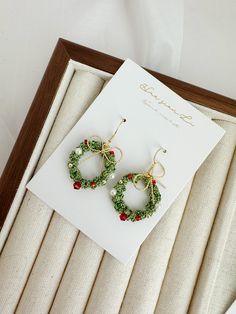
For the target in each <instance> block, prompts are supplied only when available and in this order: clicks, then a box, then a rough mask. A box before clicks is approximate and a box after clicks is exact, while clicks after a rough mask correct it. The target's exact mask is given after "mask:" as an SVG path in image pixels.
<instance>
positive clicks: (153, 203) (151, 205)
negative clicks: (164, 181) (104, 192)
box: [111, 173, 161, 221]
mask: <svg viewBox="0 0 236 314" xmlns="http://www.w3.org/2000/svg"><path fill="white" fill-rule="evenodd" d="M136 175H138V174H137V173H129V174H127V175H125V176H123V177H122V178H121V179H120V180H119V181H118V183H117V184H116V185H115V186H114V188H113V189H112V190H111V195H112V201H113V203H114V208H115V210H116V211H117V212H118V213H119V214H120V219H121V220H123V221H124V220H131V221H139V220H142V219H145V218H149V217H151V216H152V215H153V214H154V213H155V211H156V210H157V205H158V204H159V203H160V201H161V194H160V192H159V189H158V187H157V185H156V180H151V181H150V179H149V178H147V177H146V176H144V175H143V176H142V175H140V176H139V177H138V178H136V179H135V176H136ZM133 180H136V181H135V183H137V182H138V181H140V180H141V181H143V183H144V185H145V186H146V185H148V188H147V191H148V192H149V197H150V199H149V201H148V203H147V204H146V205H145V207H144V209H130V208H129V207H128V206H127V205H126V204H125V202H124V200H123V199H124V192H125V191H126V185H127V183H128V182H133ZM151 185H152V187H151ZM152 192H153V193H152Z"/></svg>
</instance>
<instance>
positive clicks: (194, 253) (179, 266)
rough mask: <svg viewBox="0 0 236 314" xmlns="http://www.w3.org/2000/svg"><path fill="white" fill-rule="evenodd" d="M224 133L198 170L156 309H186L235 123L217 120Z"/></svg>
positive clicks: (225, 169) (231, 149) (235, 138)
mask: <svg viewBox="0 0 236 314" xmlns="http://www.w3.org/2000/svg"><path fill="white" fill-rule="evenodd" d="M217 123H218V124H219V125H220V126H222V127H223V128H224V129H225V130H226V134H225V136H224V137H223V139H222V140H221V141H220V143H219V144H218V145H217V146H216V148H215V149H214V151H213V152H212V153H211V154H210V156H209V157H208V158H207V160H206V161H205V162H204V164H203V165H202V166H201V168H200V169H199V170H198V172H197V174H196V176H195V178H194V182H193V186H192V189H191V194H190V197H189V199H188V203H187V205H186V209H185V212H184V216H183V219H182V222H181V225H180V229H179V231H178V235H177V238H176V241H175V245H174V248H173V251H172V254H171V258H170V262H169V265H168V270H167V272H166V275H165V278H164V282H163V285H162V288H161V293H160V297H159V300H158V303H157V307H156V313H158V314H159V313H165V314H168V313H170V314H172V313H175V314H178V313H179V314H183V313H186V312H187V310H188V307H189V303H190V301H191V297H192V293H193V289H194V286H195V282H196V279H197V276H198V271H199V268H200V266H201V263H202V259H203V255H204V251H205V247H206V245H207V241H208V237H209V234H210V232H211V228H212V224H213V222H214V218H215V214H216V211H217V207H218V203H219V200H220V196H221V193H222V190H223V187H224V183H225V180H226V176H227V172H228V168H229V166H230V162H231V159H232V156H233V152H234V148H235V141H236V125H235V124H232V123H228V122H224V121H218V122H217Z"/></svg>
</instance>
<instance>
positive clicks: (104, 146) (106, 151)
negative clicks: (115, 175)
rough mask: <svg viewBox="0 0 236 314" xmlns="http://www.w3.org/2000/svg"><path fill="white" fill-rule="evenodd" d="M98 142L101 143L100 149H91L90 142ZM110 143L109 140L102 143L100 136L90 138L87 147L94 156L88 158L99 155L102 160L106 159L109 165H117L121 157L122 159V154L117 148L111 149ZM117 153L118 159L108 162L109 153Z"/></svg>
mask: <svg viewBox="0 0 236 314" xmlns="http://www.w3.org/2000/svg"><path fill="white" fill-rule="evenodd" d="M95 139H97V140H99V141H100V142H101V143H102V148H101V149H95V148H93V147H92V146H90V144H89V143H90V142H91V141H93V140H95ZM110 143H111V140H108V141H105V142H103V140H102V138H101V137H100V136H97V135H94V136H91V137H90V138H89V139H88V144H87V145H88V147H89V149H90V151H91V152H93V153H94V154H93V155H91V156H89V157H88V158H90V157H92V156H94V155H96V154H101V155H102V157H103V158H106V160H108V161H109V162H111V163H114V164H116V163H118V162H119V161H121V159H122V157H123V153H122V150H121V149H120V148H119V147H117V146H114V147H111V146H110ZM115 150H116V151H119V152H120V158H119V159H118V160H114V161H113V160H110V158H109V155H108V154H110V152H111V151H115Z"/></svg>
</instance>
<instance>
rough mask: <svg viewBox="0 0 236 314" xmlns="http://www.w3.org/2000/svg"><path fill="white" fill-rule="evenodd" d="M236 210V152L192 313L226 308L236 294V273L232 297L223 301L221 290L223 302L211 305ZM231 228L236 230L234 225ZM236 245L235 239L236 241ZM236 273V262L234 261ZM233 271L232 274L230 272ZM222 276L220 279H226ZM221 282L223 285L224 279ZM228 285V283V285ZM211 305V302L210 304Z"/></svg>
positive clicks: (195, 295)
mask: <svg viewBox="0 0 236 314" xmlns="http://www.w3.org/2000/svg"><path fill="white" fill-rule="evenodd" d="M235 211H236V154H234V158H233V161H232V164H231V167H230V170H229V174H228V178H227V181H226V185H225V188H224V191H223V196H222V199H221V201H220V206H219V208H218V212H217V216H216V219H215V221H214V225H213V230H212V232H211V236H210V239H209V241H208V245H207V249H206V252H205V256H204V260H203V264H202V267H201V271H200V275H199V277H198V282H197V285H196V288H195V293H194V296H193V299H192V302H191V307H190V313H193V314H195V313H206V314H207V313H221V312H223V310H224V311H225V310H226V309H227V306H229V304H231V303H232V301H233V300H234V297H235V295H236V277H235V276H234V278H235V284H234V285H233V287H234V289H232V294H231V298H229V296H227V297H226V298H225V300H224V301H223V295H225V294H224V292H223V291H222V292H223V293H222V295H221V297H220V298H219V300H218V301H217V303H218V304H222V305H223V306H221V308H220V307H218V306H217V308H215V309H214V311H212V310H213V309H210V308H209V307H210V306H211V302H212V298H214V296H213V293H214V289H215V284H216V282H217V278H219V277H222V276H221V275H220V273H219V271H220V268H221V264H222V260H223V259H224V258H225V256H226V254H225V253H226V252H225V247H226V243H227V240H228V237H229V233H230V230H231V228H232V227H233V226H232V222H233V219H234V217H235ZM232 230H235V229H234V228H232ZM235 246H236V242H235ZM234 269H235V275H236V265H235V268H234ZM224 272H225V270H224V271H223V274H224V275H223V278H224V277H225V273H224ZM230 275H232V274H230ZM223 278H221V280H222V279H223ZM223 280H224V279H223ZM220 286H224V284H223V282H221V283H220ZM228 288H229V287H228ZM211 307H212V306H211Z"/></svg>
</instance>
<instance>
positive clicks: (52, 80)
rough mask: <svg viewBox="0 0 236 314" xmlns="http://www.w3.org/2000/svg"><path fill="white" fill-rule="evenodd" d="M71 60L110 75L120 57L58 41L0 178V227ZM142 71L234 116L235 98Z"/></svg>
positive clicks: (120, 61) (118, 64)
mask: <svg viewBox="0 0 236 314" xmlns="http://www.w3.org/2000/svg"><path fill="white" fill-rule="evenodd" d="M71 60H74V61H76V62H80V63H82V64H85V65H88V66H91V67H93V68H96V69H99V70H102V71H105V72H108V73H111V74H114V73H115V72H116V71H117V70H118V68H119V67H120V66H121V64H122V63H123V60H121V59H118V58H115V57H112V56H110V55H107V54H104V53H101V52H99V51H96V50H92V49H90V48H87V47H83V46H81V45H78V44H75V43H72V42H69V41H67V40H65V39H59V40H58V43H57V45H56V47H55V50H54V52H53V55H52V57H51V59H50V62H49V64H48V66H47V69H46V71H45V74H44V76H43V79H42V81H41V83H40V85H39V88H38V91H37V93H36V95H35V98H34V100H33V102H32V105H31V107H30V110H29V112H28V114H27V117H26V119H25V121H24V124H23V126H22V128H21V131H20V133H19V136H18V138H17V141H16V143H15V145H14V148H13V150H12V152H11V155H10V157H9V159H8V162H7V164H6V167H5V169H4V171H3V174H2V176H1V179H0V230H1V228H2V226H3V224H4V221H5V219H6V217H7V214H8V211H9V209H10V207H11V204H12V202H13V200H14V198H15V195H16V192H17V190H18V187H19V184H20V182H21V180H22V178H23V175H24V172H25V169H26V167H27V165H28V163H29V160H30V158H31V155H32V153H33V151H34V148H35V145H36V143H37V140H38V138H39V135H40V133H41V131H42V129H43V126H44V123H45V120H46V118H47V116H48V113H49V111H50V109H51V106H52V103H53V100H54V99H55V96H56V94H57V91H58V88H59V85H60V82H61V80H62V77H63V75H64V72H65V70H66V68H67V66H68V63H69V61H71ZM146 70H147V71H148V72H150V73H151V74H152V75H153V76H155V77H156V78H158V79H159V80H160V81H162V82H163V83H164V84H166V85H167V86H168V87H169V88H171V89H172V90H173V91H175V92H176V93H177V94H179V95H180V96H182V97H183V98H185V99H186V100H189V101H192V102H194V103H197V104H200V105H202V106H205V107H208V108H212V109H215V110H217V111H220V112H223V113H226V114H229V115H232V116H236V101H235V100H233V99H230V98H228V97H225V96H222V95H219V94H216V93H213V92H211V91H208V90H205V89H202V88H199V87H196V86H193V85H191V84H188V83H185V82H182V81H180V80H177V79H174V78H171V77H169V76H166V75H163V74H160V73H157V72H154V71H152V70H149V69H146Z"/></svg>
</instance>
